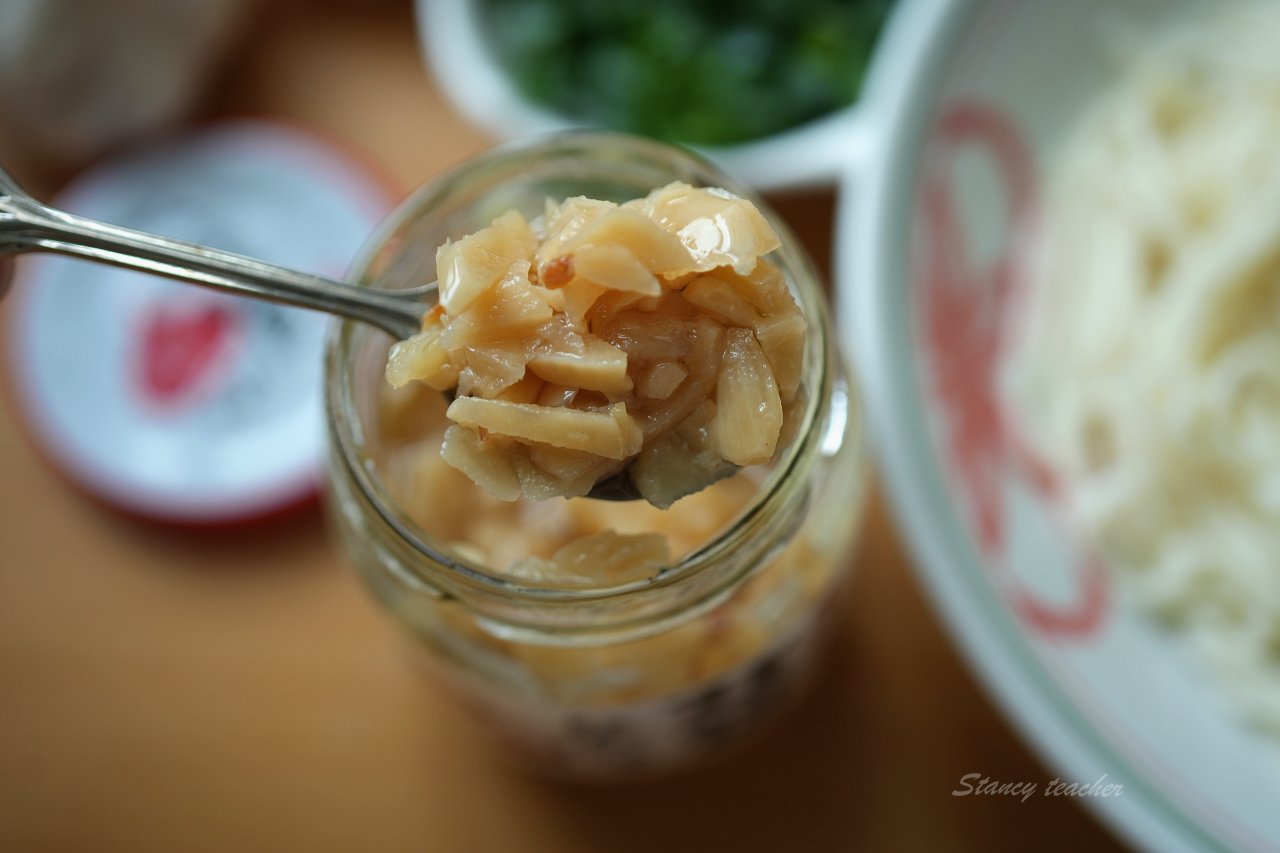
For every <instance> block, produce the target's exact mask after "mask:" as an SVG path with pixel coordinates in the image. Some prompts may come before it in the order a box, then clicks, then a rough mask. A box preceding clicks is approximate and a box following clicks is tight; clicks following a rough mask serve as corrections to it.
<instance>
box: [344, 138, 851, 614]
mask: <svg viewBox="0 0 1280 853" xmlns="http://www.w3.org/2000/svg"><path fill="white" fill-rule="evenodd" d="M596 149H608V150H613V151H614V153H619V154H624V155H628V156H632V157H646V158H652V159H654V160H660V161H664V162H665V163H667V164H670V165H674V166H677V167H679V170H680V171H681V172H684V173H687V175H688V177H690V178H692V179H695V180H696V182H697V183H699V184H701V185H704V186H719V187H723V188H724V189H727V190H729V191H730V192H732V193H734V194H736V195H739V196H741V197H742V198H745V199H747V200H749V201H751V202H752V203H753V204H755V205H756V206H757V207H758V208H760V210H761V212H762V213H763V214H764V215H765V217H766V218H767V219H768V220H769V222H770V225H772V226H773V228H774V229H775V230H776V231H777V233H778V236H779V238H780V240H781V243H782V245H781V246H780V248H778V249H777V250H775V251H774V252H773V253H771V254H772V256H774V257H775V258H777V259H778V260H779V261H780V262H781V263H780V264H779V266H780V268H781V269H782V270H783V271H784V273H785V274H786V275H787V278H788V280H789V281H790V282H791V283H792V284H793V286H794V288H795V290H796V291H797V293H796V295H797V297H798V301H799V303H800V309H801V312H802V313H803V315H804V316H805V318H806V319H807V320H808V321H809V331H808V334H807V335H806V341H805V343H806V353H805V356H806V361H805V365H806V366H805V373H806V381H805V386H806V387H807V388H808V389H809V393H808V394H807V395H806V399H805V400H804V409H803V413H802V414H801V418H800V422H799V426H798V428H797V430H796V432H795V436H794V438H793V440H792V441H791V443H790V444H789V445H788V447H787V448H786V449H785V450H784V451H783V454H782V456H781V457H780V458H779V459H778V460H777V462H775V463H774V465H773V468H772V470H771V471H770V472H769V475H768V476H767V477H766V478H765V480H764V481H763V482H762V483H761V485H760V486H759V487H758V488H757V490H756V491H755V493H754V495H753V496H752V498H751V500H750V501H749V502H748V503H747V504H746V506H745V507H744V508H743V509H742V510H740V511H739V513H738V514H737V515H736V516H735V517H734V519H733V520H732V522H730V523H728V524H726V525H724V526H723V527H722V528H721V529H720V530H718V531H717V532H716V533H715V535H714V536H712V537H711V538H710V539H708V540H707V541H706V542H705V543H703V544H702V545H700V546H699V547H697V548H695V549H693V550H692V551H689V552H688V553H686V554H684V555H682V556H681V557H680V558H679V559H678V560H676V561H675V562H673V563H672V565H670V566H666V567H664V568H663V569H662V570H661V571H659V572H658V573H657V574H655V575H653V576H651V577H648V578H644V579H641V580H637V581H632V582H629V583H626V584H618V585H614V586H609V587H586V588H572V589H567V588H563V587H552V586H536V585H527V584H522V583H520V582H519V581H517V580H515V579H513V578H511V577H509V576H505V575H503V574H501V573H499V572H497V571H496V570H492V569H486V568H483V567H480V566H477V565H473V564H469V563H467V562H465V561H462V560H460V559H458V558H456V557H454V556H452V555H450V554H448V553H446V552H445V551H444V550H442V549H440V548H437V547H434V546H433V545H432V544H431V542H430V541H429V539H430V537H429V536H428V535H426V532H425V531H423V530H421V528H420V526H419V525H418V524H416V523H415V522H414V521H413V520H412V519H411V518H410V517H409V516H408V515H407V514H406V513H405V512H404V511H403V510H402V509H401V508H400V507H399V506H398V505H397V502H396V501H395V500H394V499H393V498H392V497H391V495H390V493H389V492H388V491H387V490H386V489H385V488H384V487H383V486H382V484H381V483H380V481H379V478H378V477H377V475H376V474H375V473H374V471H373V465H372V463H371V460H370V459H369V458H368V457H367V456H366V455H364V453H363V447H364V440H363V436H362V435H361V428H360V424H359V418H358V416H357V415H356V414H355V413H356V411H357V406H356V403H355V399H354V394H355V387H354V386H355V384H356V383H354V382H351V381H347V380H348V379H349V377H350V374H349V372H348V371H345V370H344V369H343V367H344V365H346V364H348V363H349V362H350V359H351V357H352V354H353V345H354V334H355V333H356V331H357V329H358V328H359V326H360V324H359V323H356V322H355V321H350V320H335V322H334V323H333V325H332V326H331V328H330V334H329V339H328V341H327V343H326V357H325V409H326V416H327V418H326V419H327V428H328V433H329V440H330V442H331V446H332V447H333V448H335V449H336V453H335V454H334V455H335V456H336V457H337V459H338V461H339V462H340V464H341V465H342V467H343V469H344V471H345V473H346V475H347V476H349V477H350V478H351V480H352V481H353V482H354V483H355V484H356V487H357V489H358V490H359V495H360V497H361V498H362V499H363V500H364V501H365V502H366V503H367V504H368V505H369V506H370V507H371V508H373V509H374V510H375V512H376V514H377V518H378V519H379V520H380V521H381V522H382V523H384V524H385V525H386V526H387V528H388V529H389V530H390V532H391V533H392V534H393V535H394V536H395V537H397V538H398V540H400V541H401V542H402V543H404V544H405V545H407V546H408V547H409V548H410V549H412V552H414V553H415V554H416V555H417V556H420V557H421V558H423V562H424V563H426V567H429V566H430V564H435V565H436V566H438V567H441V568H443V569H444V570H445V571H446V572H447V575H446V576H445V577H435V576H430V575H428V573H426V572H423V571H422V568H424V566H418V565H413V566H410V567H408V568H409V570H410V571H411V572H413V573H414V577H412V578H406V579H405V580H407V581H409V582H411V583H414V584H415V585H417V586H419V587H422V588H423V589H424V590H426V591H430V592H433V593H434V594H437V595H438V594H440V593H441V587H442V586H444V587H447V589H448V591H449V592H453V591H455V590H456V589H457V587H458V586H462V587H464V588H466V589H468V590H470V591H473V592H477V593H481V594H485V595H497V596H500V597H501V598H503V599H506V600H512V601H522V602H525V603H528V604H537V605H555V604H566V605H569V604H572V605H580V604H584V603H588V602H600V601H604V600H608V599H619V598H623V597H635V596H637V595H639V594H642V593H645V592H649V591H652V590H657V589H662V588H667V587H670V586H672V585H674V584H678V583H681V582H683V581H687V580H689V579H691V578H694V577H697V576H700V575H701V574H703V573H704V572H705V571H706V570H707V569H709V568H711V567H712V566H713V565H714V564H715V562H716V560H717V558H718V557H720V556H721V555H723V554H724V553H726V552H728V551H731V550H733V549H734V548H736V547H737V546H739V545H741V544H742V542H743V540H744V538H745V537H746V536H747V535H749V533H750V532H751V531H752V530H753V529H754V528H755V526H757V525H758V523H759V522H760V521H761V518H762V517H764V516H766V515H767V514H770V513H772V512H773V511H775V510H777V509H779V508H781V507H783V506H785V505H786V504H787V503H788V502H789V498H793V497H794V495H793V493H796V492H798V491H799V490H798V489H796V488H788V485H789V484H794V483H797V482H798V481H799V480H801V479H803V474H804V473H805V472H807V471H808V470H809V468H810V467H811V466H812V464H813V462H814V459H815V458H816V456H817V454H818V451H819V449H820V445H821V443H822V441H821V439H822V436H821V435H819V431H820V430H819V427H820V426H821V424H822V423H823V422H824V421H825V419H826V413H827V411H828V409H829V407H830V398H831V388H832V383H833V374H834V360H835V355H834V351H833V349H832V341H831V319H830V312H829V309H828V306H827V304H826V299H825V296H824V294H823V293H822V291H821V287H820V284H819V281H820V279H819V276H818V274H817V271H816V270H815V269H814V268H813V265H812V262H811V261H810V260H809V257H808V255H807V253H806V252H805V251H804V249H803V248H802V247H801V245H800V243H799V240H798V239H797V238H796V236H795V234H794V233H793V232H792V231H791V229H790V228H789V227H788V226H787V224H786V223H785V222H783V221H782V220H781V219H780V217H779V216H778V215H777V213H776V212H775V211H774V210H773V209H772V208H771V207H770V206H769V205H768V204H766V203H765V202H764V201H763V200H762V199H761V198H760V197H759V196H758V195H757V194H756V193H754V192H753V191H752V190H750V189H748V188H747V187H745V186H743V185H741V184H740V183H738V182H737V181H735V180H734V179H733V178H731V177H730V176H728V175H727V174H725V173H724V172H723V171H722V170H720V169H719V168H718V167H716V166H715V165H713V164H712V163H711V162H710V161H708V160H706V159H705V158H704V157H702V156H701V155H699V154H697V153H695V152H692V151H689V150H688V149H685V148H682V147H680V146H677V145H673V144H670V143H665V142H658V141H656V140H651V139H646V138H642V137H637V136H633V135H630V134H625V133H618V132H612V131H590V130H580V131H568V132H561V133H555V134H550V135H546V136H541V137H535V138H532V139H527V140H520V141H517V142H514V143H507V144H503V145H499V146H496V147H494V148H492V149H490V150H488V151H486V152H484V153H482V154H480V155H478V156H476V157H473V158H471V159H468V160H466V161H464V162H463V163H461V164H460V165H458V166H456V167H454V168H453V169H450V170H449V171H447V172H444V173H442V174H440V175H438V176H437V177H435V178H433V179H431V180H429V181H427V182H426V183H425V184H423V185H422V186H420V187H419V188H418V189H417V190H415V191H414V192H413V193H411V194H410V195H409V196H408V197H407V198H405V199H404V201H402V202H401V203H400V204H399V205H398V206H397V207H396V209H395V210H394V211H393V212H392V213H391V214H390V215H389V216H388V217H387V219H386V220H385V221H384V222H383V224H382V225H381V226H380V227H379V228H378V229H377V230H376V231H375V232H374V234H373V235H372V236H371V237H370V239H369V241H368V242H367V243H366V245H365V247H364V248H363V249H362V250H361V253H360V255H359V256H358V257H357V259H356V261H355V263H353V265H352V267H351V271H350V273H349V275H348V279H349V280H351V281H352V282H353V283H360V284H363V285H365V286H368V284H369V282H367V281H361V279H363V278H365V274H366V273H367V271H368V269H369V267H370V265H371V264H372V262H373V259H374V258H375V256H376V255H377V254H378V252H379V251H381V250H383V249H384V248H385V246H387V245H388V243H389V242H390V240H391V239H392V237H393V235H395V234H396V233H397V232H399V231H401V230H402V229H403V228H404V226H406V225H407V224H408V223H409V222H410V221H411V220H412V219H413V217H414V216H416V215H419V214H420V212H421V211H423V210H424V209H429V208H430V207H431V206H435V205H439V204H441V203H442V202H444V201H446V200H447V199H448V198H449V197H450V195H451V194H453V193H454V192H456V191H457V188H458V187H459V186H460V185H462V184H464V182H465V181H466V179H468V178H470V177H474V176H476V175H477V174H481V173H484V172H485V171H488V170H491V169H494V168H496V167H500V166H503V165H506V164H510V163H513V162H519V161H521V160H528V159H531V158H533V157H537V156H544V155H562V156H563V155H565V154H567V153H572V152H575V151H578V152H583V153H590V152H591V151H593V150H596ZM668 511H670V510H668ZM441 580H445V581H446V583H445V584H440V583H439V581H441ZM459 597H465V596H459Z"/></svg>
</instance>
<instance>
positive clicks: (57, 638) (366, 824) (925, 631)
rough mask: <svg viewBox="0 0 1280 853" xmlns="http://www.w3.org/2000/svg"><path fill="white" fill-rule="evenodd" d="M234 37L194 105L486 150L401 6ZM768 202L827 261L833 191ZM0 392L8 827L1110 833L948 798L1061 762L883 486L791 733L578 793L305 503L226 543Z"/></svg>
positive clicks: (451, 157)
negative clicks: (203, 102)
mask: <svg viewBox="0 0 1280 853" xmlns="http://www.w3.org/2000/svg"><path fill="white" fill-rule="evenodd" d="M253 31H254V32H253V35H252V36H251V37H250V38H249V39H248V41H247V43H246V44H245V45H244V46H243V48H242V51H241V53H240V55H238V56H237V57H236V58H235V61H234V62H232V63H230V64H229V67H230V68H232V69H233V70H232V71H230V72H229V73H228V74H227V75H226V76H225V79H223V80H222V81H220V83H219V85H218V88H217V92H216V95H215V97H214V99H213V102H212V104H211V106H210V107H209V109H208V110H207V112H208V113H209V114H211V115H222V114H244V113H249V114H263V115H278V116H286V117H289V118H293V119H297V120H300V121H302V122H306V123H309V124H312V125H315V126H318V127H320V128H324V129H326V130H328V131H331V132H332V133H334V134H337V135H338V136H340V137H342V138H345V139H348V140H350V141H352V142H354V143H355V144H356V145H358V146H360V147H363V148H364V149H365V150H367V151H368V152H369V153H370V154H371V156H372V157H373V158H374V159H375V160H376V161H377V162H378V163H379V164H381V165H382V166H383V167H384V168H385V169H386V170H387V171H388V172H389V173H390V175H391V176H392V177H393V179H394V180H396V181H398V182H399V183H400V185H401V186H402V187H404V188H406V189H407V188H409V187H412V186H414V185H415V184H417V183H418V182H420V181H422V180H424V179H426V178H428V177H430V176H431V175H432V174H434V173H436V172H438V171H440V170H441V169H443V168H445V167H448V166H449V165H451V164H453V163H456V162H458V161H459V160H462V159H464V158H465V157H467V156H469V155H471V154H474V153H476V152H478V151H480V150H482V149H483V148H485V146H486V145H487V144H489V140H488V139H486V138H485V136H484V135H483V134H481V133H480V132H478V131H476V130H475V129H473V128H470V127H468V126H467V125H465V124H464V123H463V122H462V121H461V120H460V119H459V118H458V117H456V116H455V115H454V114H453V112H452V111H451V110H450V109H449V107H448V106H447V105H446V104H445V103H444V102H443V100H442V98H441V96H440V94H439V93H438V92H436V91H435V89H434V88H433V86H432V84H431V82H430V81H429V80H428V79H426V76H425V74H424V73H423V70H422V65H421V60H420V58H419V54H418V50H417V45H416V42H415V38H414V32H413V22H412V17H411V11H410V9H409V4H407V3H403V2H363V3H362V2H352V1H351V0H347V2H332V0H329V2H312V3H303V2H296V3H293V2H287V0H272V2H271V3H270V5H268V6H265V7H264V8H262V9H261V10H259V12H258V17H257V18H256V20H255V22H254V26H253ZM14 168H15V171H17V172H18V174H19V177H20V178H23V179H25V180H26V182H27V183H28V185H30V186H31V187H32V189H34V190H37V191H39V192H41V193H47V192H49V191H51V190H53V189H55V188H56V185H57V182H58V181H59V180H61V176H59V175H57V174H55V173H52V172H50V171H49V170H48V169H45V168H42V164H41V163H39V161H33V160H27V161H25V162H24V161H19V162H18V163H16V164H14ZM774 201H776V203H777V206H778V207H779V208H780V209H781V210H782V211H783V212H784V214H785V215H786V216H787V218H789V219H790V220H791V221H792V223H793V224H794V226H795V228H796V230H797V231H798V232H799V233H800V234H801V235H802V237H803V238H804V239H805V240H806V241H807V242H808V244H809V246H810V248H811V250H812V251H813V252H814V254H815V257H817V258H818V260H819V261H820V262H823V263H825V262H826V261H827V260H828V258H829V256H830V239H829V232H830V230H831V217H832V199H831V196H830V195H829V194H818V195H804V196H791V197H778V198H776V199H774ZM0 313H3V312H2V309H0ZM0 319H2V320H6V321H7V320H8V317H7V316H4V317H0ZM0 352H4V354H5V355H7V349H6V348H3V347H0ZM2 357H3V356H0V358H2ZM9 367H10V365H8V364H7V363H6V364H0V368H3V369H0V376H3V382H4V386H3V389H4V390H5V391H6V392H11V389H12V385H11V380H10V379H9V375H10V371H9ZM0 407H2V411H0V543H2V548H3V550H2V551H0V553H2V554H3V556H2V557H0V691H2V692H0V849H3V850H12V851H28V850H58V851H82V850H94V851H131V853H140V851H151V850H156V851H176V850H183V851H187V850H210V851H229V850H254V851H257V850H263V851H283V850H306V851H312V853H316V852H317V851H327V850H344V851H345V850H361V851H382V850H411V849H412V850H444V851H454V850H476V851H498V850H501V851H506V850H530V851H556V853H562V851H597V850H606V849H608V850H738V851H751V850H788V851H800V850H853V849H859V848H869V849H897V850H903V849H911V850H934V849H943V848H948V849H972V850H996V849H1021V848H1023V847H1027V846H1030V845H1032V844H1034V845H1035V846H1037V847H1038V848H1042V849H1060V850H1078V849H1083V848H1091V849H1099V848H1103V849H1105V848H1110V847H1115V846H1116V842H1115V841H1114V840H1113V839H1112V838H1111V837H1110V836H1109V835H1108V834H1107V833H1106V832H1105V831H1104V830H1103V829H1101V828H1100V826H1099V825H1098V824H1097V823H1096V822H1095V821H1094V819H1093V818H1091V817H1090V816H1089V815H1087V814H1086V813H1085V812H1084V811H1082V810H1081V808H1080V807H1079V806H1077V805H1076V804H1075V803H1073V802H1070V801H1066V800H1061V799H1057V800H1051V799H1044V798H1034V799H1032V800H1031V801H1029V802H1027V803H1026V804H1023V803H1021V802H1018V801H1016V800H1010V799H1006V798H996V797H991V798H983V797H967V798H963V799H960V798H955V797H953V796H951V793H950V792H951V791H952V790H953V789H954V788H956V787H957V784H958V781H959V779H960V777H961V776H962V775H964V774H966V773H971V772H979V773H982V774H984V775H988V776H991V777H993V778H997V779H1001V780H1006V781H1021V780H1025V781H1034V782H1038V783H1040V785H1041V786H1042V787H1043V785H1044V784H1045V783H1046V782H1047V781H1048V780H1049V779H1051V778H1052V777H1053V776H1054V775H1056V774H1055V773H1054V772H1053V771H1051V770H1049V769H1048V768H1046V767H1044V766H1042V765H1041V764H1040V763H1038V762H1037V761H1036V760H1035V759H1034V758H1033V757H1032V756H1031V755H1030V754H1029V753H1028V751H1027V750H1026V748H1025V747H1024V746H1023V745H1022V743H1021V741H1020V740H1019V739H1018V737H1017V736H1016V735H1015V734H1014V733H1013V732H1012V731H1011V730H1010V728H1009V727H1008V725H1007V724H1006V723H1005V722H1004V721H1003V720H1002V719H1001V718H1000V717H999V716H998V715H997V713H996V711H995V710H994V709H993V707H992V705H991V703H990V702H989V701H988V700H987V698H986V697H985V696H984V694H983V693H982V692H981V691H980V690H979V688H978V687H977V685H976V684H975V682H974V680H973V678H972V677H971V676H970V674H969V672H968V671H967V669H966V668H965V666H964V665H963V664H962V663H961V661H960V660H959V658H958V657H957V654H956V652H955V651H954V650H953V648H952V645H951V643H950V641H949V638H948V637H947V636H946V635H945V634H944V633H943V632H942V630H941V629H940V627H939V624H938V621H937V619H936V617H935V616H934V614H933V613H932V612H931V611H930V609H929V608H928V607H927V605H926V603H925V601H924V600H923V599H922V597H921V592H920V589H919V587H918V586H917V583H916V580H915V578H914V577H913V575H912V573H911V570H910V566H909V560H908V558H907V556H906V555H905V554H904V551H903V548H902V546H901V544H900V541H899V538H898V535H897V533H896V531H895V529H894V526H893V522H892V520H891V518H890V516H889V514H888V512H887V511H886V509H885V508H884V506H883V504H882V503H881V501H879V500H878V499H877V500H876V501H875V502H874V505H873V509H872V512H871V515H870V518H869V519H868V521H867V526H866V533H865V537H864V539H863V540H862V544H861V547H860V549H859V551H858V553H857V556H856V559H857V563H858V571H857V580H856V584H855V587H856V588H855V596H854V597H853V600H852V604H851V610H852V612H851V613H850V614H849V616H850V618H849V620H848V626H847V628H846V630H845V631H844V632H843V634H842V635H841V637H840V640H839V643H838V648H837V649H836V652H835V655H834V659H833V660H832V661H831V663H830V665H829V671H828V672H827V674H826V678H825V681H824V684H823V686H822V687H821V688H820V690H819V691H818V693H817V694H816V695H815V696H813V697H812V699H811V700H810V701H808V702H807V704H806V705H805V706H804V707H803V709H802V710H801V711H800V712H798V713H797V714H796V715H795V716H794V717H793V718H791V720H790V721H789V722H788V724H787V725H786V726H785V727H784V728H783V729H781V730H779V731H777V732H775V733H774V734H772V735H771V736H769V737H768V738H767V739H765V740H764V741H763V742H761V743H759V744H757V745H756V746H754V747H752V748H751V749H750V750H748V751H747V752H746V753H744V754H740V755H738V756H736V757H734V758H732V759H730V760H728V761H726V762H724V763H722V764H720V765H718V766H715V767H712V768H709V769H706V770H703V771H700V772H697V773H694V774H692V775H687V776H683V777H680V778H676V779H672V780H669V781H664V782H661V783H654V784H647V785H644V786H640V787H615V788H603V789H590V788H586V789H584V788H574V787H566V786H562V785H555V784H548V783H544V782H539V781H535V780H531V779H529V778H525V777H523V776H520V775H518V774H516V773H513V772H511V771H509V770H507V769H505V768H504V766H503V765H502V764H501V763H500V762H499V761H497V760H496V759H495V757H494V755H493V754H492V753H491V752H490V751H489V750H488V748H487V746H486V745H485V743H484V740H483V738H482V737H481V736H480V735H479V734H478V733H477V732H476V731H474V730H473V729H472V728H471V727H470V723H469V722H468V721H467V720H465V719H463V718H462V716H461V715H460V714H459V713H458V712H457V711H456V710H455V709H454V708H453V706H451V705H450V704H449V703H448V702H447V701H446V700H445V698H444V697H440V696H437V695H435V694H434V693H433V691H432V689H431V687H430V685H429V684H428V683H426V682H424V681H422V680H421V679H420V677H419V675H418V673H417V672H416V671H414V670H413V669H412V668H411V666H410V665H409V662H408V661H407V659H406V656H405V649H404V647H403V645H402V644H401V641H400V638H399V636H398V635H397V634H396V633H394V632H393V628H392V625H391V624H390V623H389V622H388V621H387V620H386V619H384V618H383V616H382V614H380V613H379V612H378V610H377V608H376V607H375V606H374V604H373V603H372V601H371V600H370V599H369V598H368V597H367V596H366V595H365V593H364V591H363V590H362V589H361V587H360V586H359V584H358V583H357V580H356V578H355V576H354V575H353V574H352V573H351V572H350V571H348V569H347V567H346V566H344V565H343V562H342V560H341V558H340V557H339V556H338V554H336V553H335V551H334V550H333V549H332V548H331V547H330V544H329V542H328V541H327V540H326V536H325V531H324V529H323V527H322V524H321V522H320V519H319V517H318V514H317V513H315V512H311V513H308V514H305V515H304V516H302V517H300V518H295V519H293V520H291V521H288V522H285V523H282V524H277V525H275V526H272V527H269V528H267V529H264V530H260V531H257V532H254V533H252V534H246V535H243V536H236V537H226V536H221V537H212V536H207V535H205V536H202V535H193V534H189V533H186V534H184V533H179V532H174V531H170V530H165V529H159V528H156V527H153V526H148V525H145V524H141V523H137V522H132V521H129V520H126V519H124V518H122V517H120V516H118V515H116V514H115V513H113V512H111V511H109V510H106V509H103V508H101V507H99V506H96V505H95V504H93V503H91V502H89V501H87V500H86V499H84V498H83V497H82V496H81V495H79V494H78V493H77V492H75V491H74V490H73V489H72V488H71V487H70V486H69V485H68V484H67V483H66V482H65V481H64V480H63V479H61V478H60V477H59V475H57V474H55V473H54V472H53V471H52V470H51V469H50V468H49V466H48V465H46V464H45V463H44V462H42V461H41V459H40V458H39V457H38V456H37V454H36V453H35V452H34V445H33V443H32V441H31V440H30V438H29V437H28V436H26V435H24V434H23V431H22V429H21V427H20V426H19V422H18V419H17V414H16V413H15V411H14V403H13V396H12V394H11V393H5V394H3V395H0Z"/></svg>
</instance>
